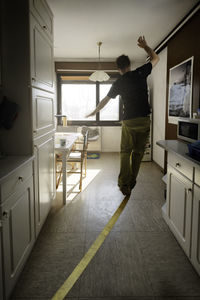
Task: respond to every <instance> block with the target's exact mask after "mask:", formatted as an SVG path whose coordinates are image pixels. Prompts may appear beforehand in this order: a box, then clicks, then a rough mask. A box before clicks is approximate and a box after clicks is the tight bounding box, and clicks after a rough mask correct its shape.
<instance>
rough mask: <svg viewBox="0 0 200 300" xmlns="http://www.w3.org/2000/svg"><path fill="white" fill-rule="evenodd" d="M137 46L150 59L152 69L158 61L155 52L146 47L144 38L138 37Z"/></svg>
mask: <svg viewBox="0 0 200 300" xmlns="http://www.w3.org/2000/svg"><path fill="white" fill-rule="evenodd" d="M138 46H139V47H140V48H143V49H144V50H145V51H146V53H147V54H148V55H149V57H150V61H151V64H152V67H154V66H155V65H156V64H157V62H158V61H159V56H158V55H157V54H156V52H155V51H154V50H152V49H151V48H150V47H149V46H148V45H147V42H146V40H145V37H144V36H140V37H139V39H138Z"/></svg>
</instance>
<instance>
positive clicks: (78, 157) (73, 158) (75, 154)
mask: <svg viewBox="0 0 200 300" xmlns="http://www.w3.org/2000/svg"><path fill="white" fill-rule="evenodd" d="M76 146H78V147H79V148H80V149H77V147H76ZM87 147H88V131H86V132H85V133H84V135H83V141H78V142H76V143H75V147H74V148H73V149H72V150H71V152H70V154H69V156H68V158H67V163H70V164H72V165H74V164H76V163H78V164H80V168H79V171H77V170H75V169H74V168H72V170H70V171H67V174H71V173H76V174H80V181H79V189H80V191H82V181H83V176H84V177H85V176H86V172H87ZM84 166H85V172H84V174H83V168H84ZM61 178H62V155H61V154H57V155H56V189H57V188H58V186H59V184H60V181H61Z"/></svg>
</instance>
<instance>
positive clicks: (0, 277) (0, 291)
mask: <svg viewBox="0 0 200 300" xmlns="http://www.w3.org/2000/svg"><path fill="white" fill-rule="evenodd" d="M1 236H2V221H0V299H3V273H2V272H3V259H2V258H3V256H2V247H3V245H2V239H1Z"/></svg>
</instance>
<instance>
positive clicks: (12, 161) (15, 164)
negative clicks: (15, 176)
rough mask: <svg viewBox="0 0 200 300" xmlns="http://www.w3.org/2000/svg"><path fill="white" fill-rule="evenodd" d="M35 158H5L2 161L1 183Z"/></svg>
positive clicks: (0, 160)
mask: <svg viewBox="0 0 200 300" xmlns="http://www.w3.org/2000/svg"><path fill="white" fill-rule="evenodd" d="M33 159H34V156H30V155H28V156H5V157H4V158H2V159H0V182H1V181H3V180H4V179H6V177H8V176H10V175H11V174H12V173H13V172H14V171H16V170H17V169H18V168H20V167H21V166H23V165H25V164H26V163H28V162H29V161H31V160H33Z"/></svg>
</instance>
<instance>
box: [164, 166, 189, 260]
mask: <svg viewBox="0 0 200 300" xmlns="http://www.w3.org/2000/svg"><path fill="white" fill-rule="evenodd" d="M167 174H168V175H167V176H168V178H167V182H168V186H167V207H166V208H167V217H168V225H169V227H170V229H171V231H172V232H173V233H174V235H175V237H176V239H177V240H178V242H179V244H180V245H181V247H182V248H183V250H184V251H185V253H186V254H187V255H188V256H190V235H191V234H190V232H191V220H192V182H191V181H190V180H189V179H187V178H186V177H185V176H183V175H182V174H180V173H179V172H177V171H176V170H175V169H174V168H173V167H171V166H170V165H169V164H168V170H167Z"/></svg>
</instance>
